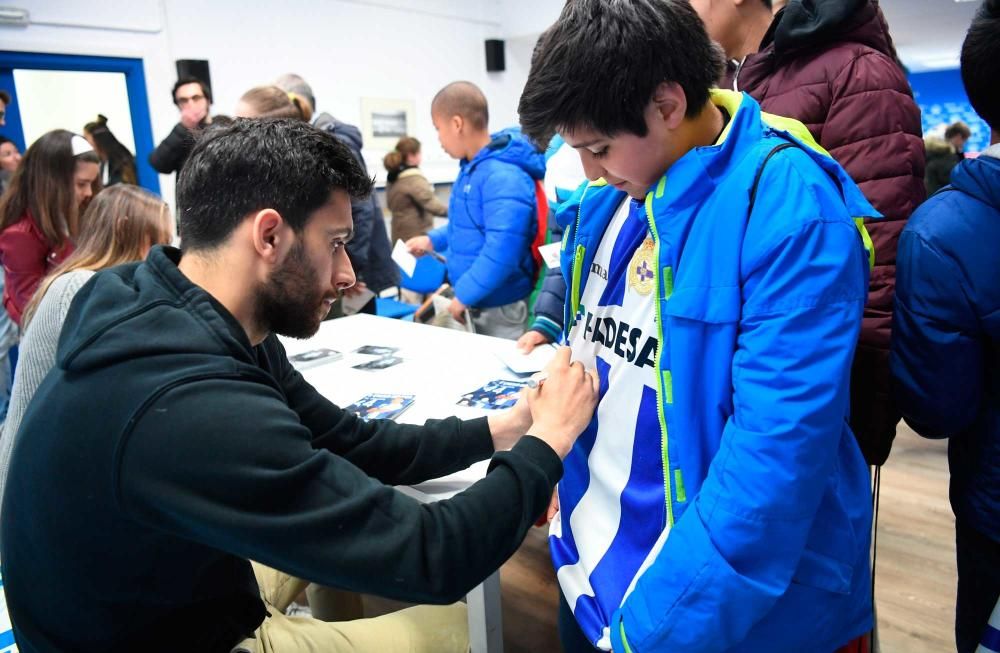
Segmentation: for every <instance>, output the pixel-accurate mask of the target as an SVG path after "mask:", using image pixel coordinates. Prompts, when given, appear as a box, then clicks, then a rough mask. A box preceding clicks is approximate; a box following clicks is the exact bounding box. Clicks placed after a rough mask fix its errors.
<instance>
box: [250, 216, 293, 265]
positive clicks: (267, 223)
mask: <svg viewBox="0 0 1000 653" xmlns="http://www.w3.org/2000/svg"><path fill="white" fill-rule="evenodd" d="M252 220H253V222H252V225H251V229H250V233H251V239H252V241H253V247H254V250H255V251H256V252H257V255H258V256H260V257H261V258H263V259H264V260H265V261H267V262H269V263H277V262H278V259H279V258H280V256H279V253H280V252H281V251H282V250H283V249H285V242H284V239H285V238H287V233H288V231H289V230H288V229H287V225H286V224H285V221H284V219H283V218H282V217H281V214H280V213H278V212H277V211H275V210H274V209H263V210H262V211H258V212H257V213H256V214H254V216H253V218H252Z"/></svg>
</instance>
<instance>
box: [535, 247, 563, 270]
mask: <svg viewBox="0 0 1000 653" xmlns="http://www.w3.org/2000/svg"><path fill="white" fill-rule="evenodd" d="M561 249H562V243H549V244H548V245H542V246H541V247H539V248H538V253H539V254H541V255H542V260H543V261H545V265H547V266H548V267H549V268H550V269H551V268H557V267H559V252H560V251H561Z"/></svg>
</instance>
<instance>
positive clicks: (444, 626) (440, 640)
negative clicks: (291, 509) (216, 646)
mask: <svg viewBox="0 0 1000 653" xmlns="http://www.w3.org/2000/svg"><path fill="white" fill-rule="evenodd" d="M253 570H254V575H255V576H256V577H257V584H258V585H259V586H260V593H261V598H262V599H263V600H264V603H265V604H267V611H268V618H267V619H265V620H264V623H262V624H261V625H260V628H258V629H257V631H256V632H255V633H254V638H253V639H248V640H246V641H245V642H243V643H242V644H240V646H238V647H236V648H235V649H233V650H234V652H235V651H247V652H248V653H314V652H319V651H322V652H324V653H425V652H426V653H468V651H469V630H468V621H467V616H466V610H465V606H464V605H463V604H461V603H456V604H454V605H449V606H425V605H420V606H416V607H413V608H407V609H405V610H400V611H399V612H394V613H392V614H387V615H384V616H382V617H374V618H372V619H357V620H355V621H342V622H325V621H319V620H318V619H312V618H309V617H287V616H285V614H284V613H285V609H286V608H287V607H288V605H289V604H290V603H291V602H292V600H293V599H294V598H295V597H296V596H297V595H298V593H299V592H301V591H302V590H303V589H305V587H306V585H307V584H308V583H307V582H306V581H303V580H300V579H297V578H294V577H292V576H289V575H288V574H284V573H282V572H280V571H275V570H274V569H270V568H268V567H265V566H263V565H259V564H257V563H253Z"/></svg>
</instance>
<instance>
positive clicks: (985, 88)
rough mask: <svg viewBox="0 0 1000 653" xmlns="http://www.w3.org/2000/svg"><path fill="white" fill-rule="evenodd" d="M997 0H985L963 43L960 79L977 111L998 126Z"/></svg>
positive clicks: (999, 25)
mask: <svg viewBox="0 0 1000 653" xmlns="http://www.w3.org/2000/svg"><path fill="white" fill-rule="evenodd" d="M997 80H1000V0H985V2H983V4H982V6H981V7H980V8H979V11H978V12H977V13H976V17H975V18H974V19H972V25H971V26H970V27H969V33H968V34H966V36H965V43H963V44H962V82H963V83H964V84H965V94H966V95H968V96H969V103H970V104H971V105H972V108H973V109H975V110H976V113H978V114H979V116H980V117H981V118H982V119H983V120H985V121H986V124H988V125H989V126H990V128H991V129H993V130H1000V85H998V83H997Z"/></svg>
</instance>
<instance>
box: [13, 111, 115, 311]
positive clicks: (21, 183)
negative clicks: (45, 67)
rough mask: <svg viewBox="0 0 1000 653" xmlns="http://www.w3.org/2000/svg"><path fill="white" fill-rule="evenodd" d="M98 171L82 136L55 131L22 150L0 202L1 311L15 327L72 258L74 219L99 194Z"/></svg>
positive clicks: (76, 220)
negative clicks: (41, 287) (46, 280)
mask: <svg viewBox="0 0 1000 653" xmlns="http://www.w3.org/2000/svg"><path fill="white" fill-rule="evenodd" d="M99 165H100V159H99V158H98V156H97V154H96V153H95V152H94V148H93V147H91V145H90V143H88V142H87V141H86V140H84V138H83V137H82V136H79V135H77V134H74V133H72V132H68V131H66V130H65V129H56V130H54V131H50V132H48V133H47V134H45V135H43V136H42V137H41V138H39V139H38V140H37V141H35V142H34V143H33V144H32V145H31V147H29V148H28V151H27V152H25V154H24V158H23V159H22V160H21V165H20V166H18V168H17V170H15V171H14V176H13V177H11V180H10V186H9V187H8V188H7V191H6V192H5V193H4V194H3V197H0V262H2V263H3V269H4V273H5V275H6V285H5V286H4V291H3V305H4V308H6V309H7V313H8V314H9V315H10V317H11V319H12V320H14V322H16V323H17V324H18V325H20V324H21V314H22V313H23V312H24V307H25V305H26V304H27V303H28V301H29V300H30V299H31V296H32V295H33V294H34V292H35V290H36V289H37V288H38V284H39V283H40V282H41V280H42V278H43V277H44V276H45V275H46V274H47V273H49V272H50V271H51V270H52V269H53V268H54V267H56V266H57V265H59V264H60V263H62V262H63V261H64V260H66V258H67V257H68V256H69V255H70V254H72V253H73V243H74V241H75V240H76V238H77V236H78V234H79V233H80V228H79V227H80V225H79V222H80V221H79V216H80V213H81V212H82V211H83V209H85V208H86V206H87V203H88V202H89V201H90V198H91V197H93V196H94V195H95V194H96V193H97V192H98V191H99V190H100V189H101V182H100V180H99V179H98V172H99Z"/></svg>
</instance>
